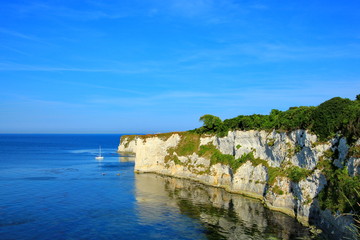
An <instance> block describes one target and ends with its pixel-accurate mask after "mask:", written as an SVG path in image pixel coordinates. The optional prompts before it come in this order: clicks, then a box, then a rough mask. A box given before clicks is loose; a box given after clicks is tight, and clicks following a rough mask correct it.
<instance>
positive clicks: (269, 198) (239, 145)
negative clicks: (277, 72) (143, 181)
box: [118, 130, 360, 239]
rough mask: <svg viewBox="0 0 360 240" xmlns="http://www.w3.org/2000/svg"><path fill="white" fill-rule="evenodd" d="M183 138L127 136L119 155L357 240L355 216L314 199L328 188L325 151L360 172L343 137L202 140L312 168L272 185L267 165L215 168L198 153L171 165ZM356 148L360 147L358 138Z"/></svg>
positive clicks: (239, 134)
mask: <svg viewBox="0 0 360 240" xmlns="http://www.w3.org/2000/svg"><path fill="white" fill-rule="evenodd" d="M181 138H182V134H181V133H172V134H166V135H146V136H123V137H122V139H121V143H120V145H119V148H118V151H119V152H133V153H135V155H136V157H135V171H136V172H153V173H159V174H164V175H169V176H174V177H180V178H187V179H192V180H195V181H199V182H202V183H204V184H208V185H211V186H216V187H222V188H225V189H226V190H227V191H229V192H233V193H239V194H245V195H248V196H251V197H254V198H258V199H261V200H263V202H264V204H265V205H266V206H267V207H269V208H270V209H273V210H277V211H281V212H284V213H286V214H288V215H290V216H293V217H295V218H297V219H298V221H300V222H301V223H303V224H304V225H309V224H311V225H315V226H317V227H319V228H321V229H322V230H324V231H325V232H327V233H329V234H330V237H331V236H332V237H333V238H334V239H339V238H341V237H350V238H354V236H353V235H352V234H351V233H350V231H349V230H348V227H349V226H351V225H352V224H353V220H352V218H351V217H350V216H333V215H332V214H331V213H330V211H328V210H325V211H322V210H320V207H319V204H318V201H317V199H316V197H317V195H318V194H319V192H320V191H321V190H322V189H323V188H324V187H325V185H326V178H325V177H324V175H323V174H322V173H321V171H320V170H319V169H316V168H315V167H316V165H317V163H318V162H319V161H320V159H321V157H322V156H324V154H325V153H326V151H329V150H330V149H331V150H332V151H333V152H334V151H336V152H338V154H337V159H335V160H334V164H336V165H338V166H340V167H342V166H347V167H348V169H349V173H350V174H351V175H358V174H359V173H360V158H354V157H350V158H347V156H348V151H349V146H348V145H347V143H346V139H345V138H334V139H332V140H331V141H329V142H322V143H319V142H317V137H316V136H315V135H313V134H310V133H309V132H307V131H305V130H297V131H293V132H289V133H277V132H275V131H273V132H270V133H269V132H266V131H231V132H229V133H228V135H227V136H226V137H222V138H219V137H216V136H201V137H200V146H201V145H207V144H209V143H210V144H213V145H214V146H215V147H216V148H217V149H218V150H220V151H221V153H223V154H230V155H233V156H235V157H236V158H239V157H240V156H242V155H243V154H246V153H250V152H253V154H254V157H256V158H260V159H263V160H265V161H266V162H267V165H268V166H270V167H282V166H284V164H290V165H293V166H298V167H301V168H304V169H308V170H313V171H312V172H311V174H310V175H309V176H307V177H306V178H305V179H302V180H300V181H299V182H293V181H291V180H290V179H289V178H287V177H282V176H278V177H276V178H275V183H273V184H272V185H269V184H268V180H269V169H268V168H267V167H266V166H264V165H263V164H259V165H257V166H254V165H253V164H252V163H251V162H250V161H248V162H246V163H244V164H242V165H241V166H240V167H239V168H238V169H237V170H236V171H235V172H233V171H232V169H231V167H229V166H228V165H223V164H220V163H217V164H211V161H210V160H209V159H207V158H206V157H204V156H199V155H198V154H197V153H192V154H191V155H187V156H177V159H178V162H176V161H171V160H170V161H169V160H168V159H167V158H166V157H167V156H168V155H169V150H170V149H172V148H175V147H177V145H178V144H179V142H180V140H181ZM355 144H357V145H360V140H358V141H357V142H356V143H355Z"/></svg>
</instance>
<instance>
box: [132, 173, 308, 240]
mask: <svg viewBox="0 0 360 240" xmlns="http://www.w3.org/2000/svg"><path fill="white" fill-rule="evenodd" d="M135 177H136V200H137V202H138V207H139V214H140V218H141V219H142V221H144V222H148V223H149V224H150V223H151V224H154V223H157V222H163V221H164V219H165V218H168V217H170V216H172V214H169V209H172V210H170V211H174V212H180V213H181V214H183V215H186V216H188V217H190V218H191V219H193V220H194V221H195V222H198V223H199V225H200V228H201V230H200V231H201V233H202V234H204V236H206V238H208V239H313V238H314V237H313V236H312V235H311V233H310V231H309V229H308V228H306V227H303V226H302V225H301V224H299V223H298V222H297V221H296V220H295V219H293V218H291V217H289V216H287V215H285V214H282V213H279V212H274V211H270V210H268V209H266V208H265V207H264V206H263V205H262V203H261V202H260V201H258V200H254V199H250V198H246V197H244V196H241V195H238V194H231V193H228V192H226V191H225V190H224V189H221V188H215V187H210V186H205V185H203V184H200V183H197V182H194V181H190V180H185V179H178V178H172V177H166V176H161V175H156V174H136V176H135ZM154 209H156V210H155V211H154ZM173 220H174V221H175V219H173ZM170 221H172V220H170ZM178 226H179V225H178ZM179 227H181V226H179ZM197 238H200V237H199V236H198V237H197Z"/></svg>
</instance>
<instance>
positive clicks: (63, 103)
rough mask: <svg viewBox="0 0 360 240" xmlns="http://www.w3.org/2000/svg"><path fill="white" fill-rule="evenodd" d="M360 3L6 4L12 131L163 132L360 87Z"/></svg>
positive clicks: (3, 110) (8, 125)
mask: <svg viewBox="0 0 360 240" xmlns="http://www.w3.org/2000/svg"><path fill="white" fill-rule="evenodd" d="M359 9H360V2H359V1H351V0H349V1H323V0H320V1H314V0H312V1H307V0H304V1H235V0H221V1H215V0H166V1H165V0H142V1H140V0H122V1H97V0H87V1H66V0H65V1H17V0H11V1H4V0H2V1H1V8H0V83H1V91H0V132H1V133H140V132H142V133H154V132H167V131H182V130H188V129H193V128H195V127H199V126H200V125H201V123H200V122H199V121H198V119H199V117H200V116H202V115H204V114H213V115H217V116H219V117H221V118H222V119H226V118H232V117H235V116H237V115H241V114H253V113H260V114H267V113H269V112H270V110H271V109H273V108H276V109H280V110H286V109H288V108H289V107H291V106H309V105H318V104H320V103H321V102H323V101H325V100H327V99H330V98H332V97H335V96H340V97H347V98H350V99H354V98H355V96H356V95H357V94H359V93H360V67H359V66H360V25H359V23H360V14H359V12H358V10H359Z"/></svg>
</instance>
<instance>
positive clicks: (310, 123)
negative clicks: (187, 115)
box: [193, 94, 360, 141]
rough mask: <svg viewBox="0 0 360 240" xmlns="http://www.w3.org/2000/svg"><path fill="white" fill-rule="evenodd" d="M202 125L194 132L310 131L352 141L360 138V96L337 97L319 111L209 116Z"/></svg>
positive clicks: (297, 109)
mask: <svg viewBox="0 0 360 240" xmlns="http://www.w3.org/2000/svg"><path fill="white" fill-rule="evenodd" d="M200 121H202V122H203V126H202V127H200V128H197V129H195V130H193V131H195V132H197V133H217V134H218V135H220V136H224V135H226V134H227V132H228V131H229V130H272V129H275V130H281V131H292V130H296V129H308V130H310V131H312V132H314V133H315V134H316V135H317V136H319V138H320V139H321V140H326V139H328V138H329V137H332V136H334V135H335V134H337V133H340V134H343V135H344V136H346V137H347V138H348V139H349V140H350V141H351V139H356V138H359V137H360V94H359V95H357V96H356V100H353V101H352V100H350V99H347V98H340V97H334V98H332V99H330V100H327V101H325V102H323V103H321V104H320V105H319V106H317V107H314V106H310V107H309V106H301V107H291V108H289V109H288V110H286V111H280V110H277V109H273V110H271V112H270V114H269V115H260V114H253V115H239V116H237V117H235V118H231V119H226V120H224V121H221V119H220V118H219V117H216V116H213V115H210V114H206V115H203V116H202V117H200Z"/></svg>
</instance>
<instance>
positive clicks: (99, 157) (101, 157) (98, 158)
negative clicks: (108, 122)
mask: <svg viewBox="0 0 360 240" xmlns="http://www.w3.org/2000/svg"><path fill="white" fill-rule="evenodd" d="M95 159H97V160H102V159H104V157H103V156H101V146H99V155H97V156H96V157H95Z"/></svg>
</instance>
